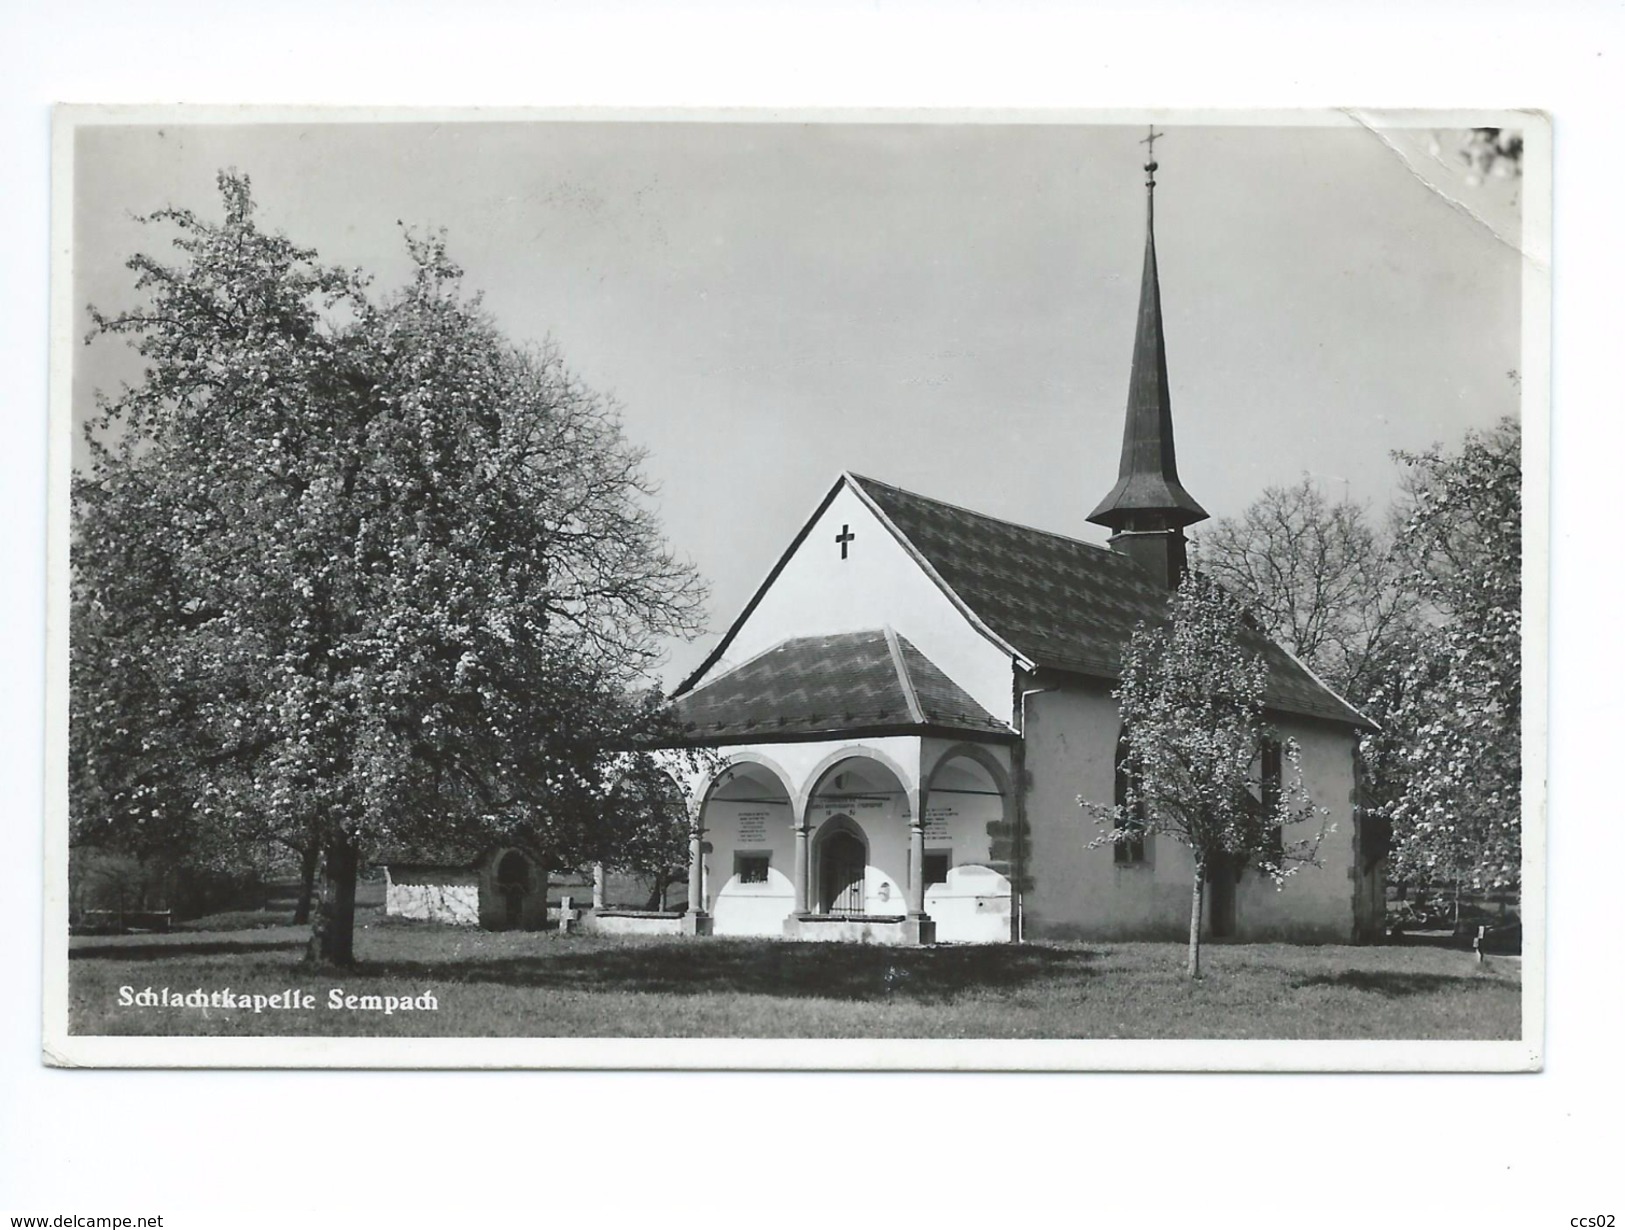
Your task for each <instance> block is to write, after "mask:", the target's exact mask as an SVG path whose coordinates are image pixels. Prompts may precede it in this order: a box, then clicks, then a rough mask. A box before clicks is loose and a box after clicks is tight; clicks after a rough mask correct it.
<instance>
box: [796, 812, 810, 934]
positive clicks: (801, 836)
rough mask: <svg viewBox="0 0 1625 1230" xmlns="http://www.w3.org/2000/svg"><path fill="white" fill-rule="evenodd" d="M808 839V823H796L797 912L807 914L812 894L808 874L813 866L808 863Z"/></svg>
mask: <svg viewBox="0 0 1625 1230" xmlns="http://www.w3.org/2000/svg"><path fill="white" fill-rule="evenodd" d="M808 840H809V834H808V831H807V825H806V824H804V823H803V824H797V825H796V862H795V868H794V871H795V888H796V909H795V912H796V913H797V914H805V913H806V912H807V901H808V899H809V898H810V897H811V896H812V894H811V893H810V892H809V891H808V885H807V880H808V875H809V872H810V871H811V867H810V866H809V865H808V862H807V843H808Z"/></svg>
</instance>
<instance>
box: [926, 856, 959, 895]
mask: <svg viewBox="0 0 1625 1230" xmlns="http://www.w3.org/2000/svg"><path fill="white" fill-rule="evenodd" d="M953 861H954V856H953V854H952V852H951V851H948V850H927V851H926V852H925V886H926V887H927V888H930V887H931V886H932V885H933V884H946V883H947V882H948V868H950V867H952V866H953Z"/></svg>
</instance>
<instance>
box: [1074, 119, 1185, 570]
mask: <svg viewBox="0 0 1625 1230" xmlns="http://www.w3.org/2000/svg"><path fill="white" fill-rule="evenodd" d="M1161 135H1162V134H1161V133H1159V132H1156V131H1154V130H1153V131H1152V132H1151V133H1150V134H1149V135H1148V136H1147V137H1146V139H1145V141H1144V142H1142V144H1144V145H1145V146H1146V147H1147V149H1148V150H1150V149H1151V148H1152V147H1153V144H1154V142H1155V141H1156V140H1157V138H1158V137H1160V136H1161ZM1156 170H1157V163H1156V159H1155V157H1148V158H1147V160H1146V164H1145V267H1144V269H1143V270H1142V272H1141V274H1140V314H1139V319H1138V320H1137V322H1136V324H1135V327H1134V363H1133V366H1132V367H1131V368H1130V371H1129V384H1128V416H1127V420H1126V421H1125V423H1124V425H1123V456H1122V460H1121V461H1120V462H1119V464H1118V469H1117V485H1116V486H1115V487H1113V488H1112V489H1111V490H1110V491H1109V492H1107V494H1106V498H1105V499H1103V500H1102V501H1101V502H1100V504H1099V506H1098V507H1096V509H1095V510H1094V512H1092V513H1090V514H1089V520H1091V521H1093V522H1094V523H1095V524H1097V525H1105V526H1109V527H1110V528H1111V529H1112V530H1114V531H1115V532H1114V533H1113V534H1112V537H1111V540H1110V541H1111V545H1112V548H1113V549H1114V550H1118V551H1121V552H1123V553H1124V554H1126V555H1130V556H1132V557H1133V558H1134V559H1136V560H1137V561H1139V563H1140V564H1141V565H1143V566H1144V567H1146V568H1148V569H1150V570H1151V571H1152V572H1153V573H1155V574H1156V575H1157V577H1158V579H1159V580H1161V581H1163V582H1164V583H1165V584H1166V585H1167V586H1168V587H1169V588H1170V589H1171V588H1173V587H1174V586H1175V585H1177V584H1178V583H1179V578H1180V577H1181V576H1183V575H1184V572H1185V534H1184V527H1185V526H1187V525H1191V524H1194V523H1195V522H1197V521H1205V520H1206V519H1207V511H1206V510H1205V509H1204V508H1203V507H1202V506H1201V505H1200V504H1198V503H1197V502H1196V501H1195V500H1194V499H1192V498H1191V495H1190V492H1188V491H1186V490H1185V488H1184V487H1183V486H1182V485H1181V484H1180V481H1179V471H1178V468H1177V467H1176V466H1175V464H1174V416H1173V410H1172V407H1171V405H1170V403H1169V398H1168V355H1167V351H1166V348H1165V346H1164V343H1163V333H1162V292H1161V288H1160V286H1159V285H1158V281H1157V243H1156V232H1155V226H1154V222H1155V216H1154V215H1155V200H1156V190H1157V181H1156Z"/></svg>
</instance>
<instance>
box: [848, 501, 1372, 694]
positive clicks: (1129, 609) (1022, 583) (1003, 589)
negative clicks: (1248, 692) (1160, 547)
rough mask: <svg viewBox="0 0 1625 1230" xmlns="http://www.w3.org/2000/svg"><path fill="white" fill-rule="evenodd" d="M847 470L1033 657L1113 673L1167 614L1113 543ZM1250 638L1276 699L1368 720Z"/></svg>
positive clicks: (1154, 588) (1160, 595) (1008, 639)
mask: <svg viewBox="0 0 1625 1230" xmlns="http://www.w3.org/2000/svg"><path fill="white" fill-rule="evenodd" d="M848 477H849V479H850V481H851V482H852V483H853V484H854V485H855V486H856V487H857V488H858V489H859V490H860V491H861V492H862V493H863V494H864V495H866V496H868V497H869V499H870V500H871V501H872V502H873V503H874V505H875V506H876V507H877V508H878V509H879V510H880V511H881V512H882V513H883V514H884V515H885V516H886V518H887V519H888V520H890V521H891V523H892V525H893V526H895V527H896V529H897V531H898V532H899V533H900V534H901V535H902V536H903V538H904V539H905V540H906V542H907V543H908V544H909V545H911V546H912V547H913V548H914V550H915V552H916V553H917V554H918V555H919V557H920V558H921V559H923V560H924V561H925V562H926V563H927V564H928V565H929V566H930V567H931V568H932V569H933V570H934V571H935V572H936V574H937V575H938V576H939V577H940V578H941V579H942V581H943V583H944V584H946V585H947V587H948V588H949V589H950V590H952V591H953V593H954V594H956V595H957V596H958V597H959V599H960V601H961V602H963V603H964V605H965V606H966V607H967V608H969V610H970V611H971V613H972V614H973V615H975V617H976V618H977V619H979V620H981V622H982V623H983V624H984V625H985V626H986V627H987V628H988V630H989V631H991V632H992V633H993V634H994V635H995V636H997V637H998V638H1000V639H1001V640H1003V641H1004V642H1005V643H1006V644H1008V645H1009V646H1011V647H1012V648H1013V649H1015V650H1016V651H1017V652H1018V653H1020V654H1021V655H1023V656H1024V657H1026V658H1028V659H1030V660H1031V661H1032V662H1034V663H1036V664H1037V665H1039V666H1047V667H1051V668H1054V669H1058V670H1063V671H1073V672H1077V673H1080V674H1085V675H1094V676H1097V677H1102V678H1106V679H1113V680H1115V679H1116V678H1117V677H1118V670H1119V663H1120V658H1121V653H1122V649H1123V647H1124V646H1125V645H1127V643H1128V640H1129V638H1130V637H1131V636H1132V635H1133V634H1134V629H1135V627H1136V626H1137V625H1138V624H1139V623H1140V622H1141V621H1142V620H1143V621H1145V622H1148V623H1155V622H1157V621H1158V620H1160V619H1162V618H1163V616H1164V614H1165V610H1166V604H1167V591H1166V590H1164V589H1162V588H1160V587H1159V586H1158V585H1157V584H1156V582H1155V580H1153V578H1152V577H1151V576H1149V575H1148V574H1147V573H1145V572H1144V571H1143V570H1142V569H1141V568H1140V566H1139V565H1138V564H1136V563H1135V562H1134V561H1133V560H1132V559H1130V558H1129V557H1128V556H1126V555H1122V554H1119V553H1118V552H1116V551H1113V550H1111V549H1110V548H1107V547H1101V546H1096V545H1094V544H1093V543H1087V542H1080V541H1078V540H1077V539H1075V538H1067V537H1065V536H1064V535H1061V534H1052V533H1049V532H1047V531H1045V530H1036V529H1032V528H1031V527H1029V526H1025V525H1016V524H1014V523H1013V522H1009V521H1000V520H998V519H997V518H994V517H988V516H983V515H982V514H981V513H975V512H971V511H970V510H969V509H965V508H959V507H956V506H955V505H952V504H944V503H942V502H941V501H940V500H933V499H929V498H927V497H926V496H922V495H915V494H914V493H913V492H909V491H903V490H901V489H899V488H897V487H892V486H889V485H887V484H886V483H882V482H877V481H876V480H874V479H872V478H862V477H859V476H857V475H849V476H848ZM1255 642H1256V644H1255V647H1256V648H1257V650H1258V652H1260V653H1261V654H1263V656H1264V659H1265V661H1266V662H1267V663H1268V665H1269V668H1270V682H1269V689H1268V693H1267V699H1268V702H1269V704H1270V706H1271V707H1272V708H1275V709H1278V710H1281V711H1284V712H1287V713H1298V714H1305V715H1308V716H1311V717H1321V718H1328V719H1331V720H1333V721H1339V722H1350V723H1353V724H1356V725H1361V726H1366V725H1369V723H1368V722H1367V721H1366V719H1365V718H1363V717H1361V716H1360V714H1359V713H1357V712H1356V711H1355V710H1353V709H1352V708H1350V707H1349V706H1348V705H1347V704H1346V703H1345V702H1344V701H1343V700H1342V699H1341V698H1340V697H1338V696H1337V695H1336V693H1334V692H1332V691H1331V689H1329V688H1328V687H1326V686H1325V685H1324V684H1323V683H1321V682H1320V681H1319V680H1317V679H1316V678H1315V677H1314V676H1313V675H1312V674H1310V673H1309V671H1308V670H1307V669H1306V668H1305V667H1304V666H1303V665H1302V664H1301V663H1299V662H1298V661H1297V660H1296V659H1295V658H1293V657H1292V655H1291V654H1289V653H1287V652H1286V650H1284V649H1282V648H1281V647H1280V646H1279V645H1276V644H1275V643H1274V642H1272V641H1270V640H1269V639H1268V638H1266V637H1264V636H1263V635H1262V634H1259V635H1257V636H1256V638H1255Z"/></svg>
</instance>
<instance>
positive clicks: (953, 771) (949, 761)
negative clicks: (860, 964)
mask: <svg viewBox="0 0 1625 1230" xmlns="http://www.w3.org/2000/svg"><path fill="white" fill-rule="evenodd" d="M920 811H921V816H922V818H923V819H924V823H925V833H924V842H923V853H922V872H923V874H924V876H925V883H924V888H923V893H924V902H925V909H926V912H927V913H928V914H929V915H930V916H931V918H932V920H933V921H934V922H935V924H936V934H937V938H939V939H946V940H958V941H970V942H983V941H989V940H1004V939H1010V938H1013V937H1014V936H1015V933H1016V928H1017V925H1018V923H1017V918H1016V898H1017V892H1018V888H1017V886H1018V884H1021V883H1023V882H1025V881H1026V880H1027V878H1028V872H1027V866H1028V863H1029V857H1028V853H1027V851H1028V845H1027V841H1026V839H1025V836H1024V835H1023V834H1021V833H1018V831H1017V826H1018V823H1019V819H1020V814H1021V809H1020V803H1019V800H1018V799H1017V798H1016V795H1015V790H1014V782H1013V772H1012V770H1011V769H1009V768H1007V767H1006V766H1005V765H1004V764H1002V763H1000V761H999V759H998V757H997V756H996V755H995V754H994V749H991V748H989V747H988V746H987V745H985V744H980V743H973V742H962V743H956V744H953V745H951V746H949V747H947V748H945V749H944V750H943V752H942V754H941V755H940V756H938V757H937V758H936V760H935V762H934V763H933V764H932V766H931V769H930V771H929V772H928V773H927V774H926V784H925V787H924V789H922V790H921V791H920Z"/></svg>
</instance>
